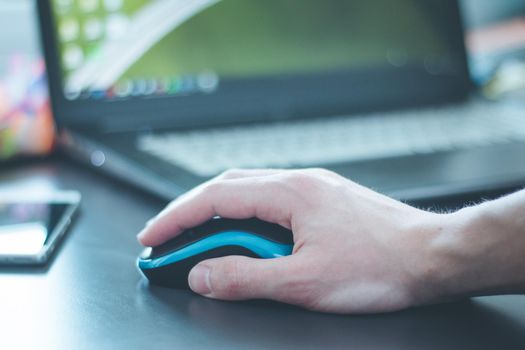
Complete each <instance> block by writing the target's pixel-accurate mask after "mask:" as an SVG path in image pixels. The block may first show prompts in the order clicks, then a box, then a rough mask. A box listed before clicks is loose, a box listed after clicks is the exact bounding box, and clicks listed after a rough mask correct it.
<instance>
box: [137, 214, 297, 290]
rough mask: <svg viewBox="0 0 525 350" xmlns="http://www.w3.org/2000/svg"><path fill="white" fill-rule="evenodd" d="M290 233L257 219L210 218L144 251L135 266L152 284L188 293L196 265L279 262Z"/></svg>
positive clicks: (288, 247) (288, 244)
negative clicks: (232, 259) (241, 259)
mask: <svg viewBox="0 0 525 350" xmlns="http://www.w3.org/2000/svg"><path fill="white" fill-rule="evenodd" d="M292 249H293V235H292V231H290V230H288V229H286V228H284V227H282V226H280V225H276V224H272V223H268V222H265V221H261V220H259V219H244V220H235V219H224V218H213V219H211V220H209V221H207V222H205V223H204V224H202V225H200V226H197V227H194V228H191V229H188V230H186V231H184V232H182V233H181V234H179V235H178V236H176V237H175V238H173V239H171V240H169V241H167V242H166V243H164V244H161V245H159V246H157V247H152V248H146V249H145V250H144V252H143V253H142V254H141V255H140V256H139V258H138V260H137V265H138V268H139V269H140V271H142V273H143V274H144V276H145V277H146V278H147V279H148V280H149V281H150V283H152V284H156V285H160V286H164V287H171V288H179V289H187V288H189V286H188V274H189V272H190V270H191V269H192V268H193V267H194V266H195V265H197V264H198V263H199V262H201V261H203V260H207V259H211V258H218V257H223V256H227V255H244V256H248V257H253V258H262V259H268V258H278V257H281V256H286V255H290V254H291V253H292Z"/></svg>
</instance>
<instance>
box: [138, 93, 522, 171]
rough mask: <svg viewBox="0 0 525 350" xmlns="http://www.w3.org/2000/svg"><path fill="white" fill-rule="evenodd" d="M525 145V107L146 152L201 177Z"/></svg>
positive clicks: (303, 127) (245, 132)
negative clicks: (230, 171) (241, 170)
mask: <svg viewBox="0 0 525 350" xmlns="http://www.w3.org/2000/svg"><path fill="white" fill-rule="evenodd" d="M516 141H525V113H523V109H517V110H515V109H508V108H502V107H501V106H496V105H490V104H482V103H480V104H479V105H477V106H475V107H473V106H472V105H468V107H467V106H462V107H457V106H455V107H445V108H439V109H427V110H423V111H421V110H418V111H411V112H406V111H405V112H401V113H388V114H385V113H381V114H377V115H363V116H351V117H348V116H343V117H331V118H324V119H314V120H301V121H287V122H275V123H266V124H257V125H243V126H233V127H220V128H215V129H202V130H190V131H179V132H166V133H158V134H147V135H143V136H141V137H139V138H138V148H139V149H140V150H142V151H144V152H146V153H149V154H151V155H152V156H155V157H158V158H160V159H162V160H164V161H166V162H169V163H172V164H174V165H177V166H179V167H183V168H185V169H187V170H189V171H191V172H193V173H195V174H197V175H200V176H203V177H209V176H213V175H216V174H218V173H220V172H221V171H223V170H226V169H229V168H266V167H274V168H288V167H309V166H323V165H325V166H326V165H330V164H334V163H346V162H355V161H359V160H368V159H379V158H389V157H397V156H409V155H415V154H429V153H435V152H444V151H451V150H457V149H466V148H472V147H479V146H486V145H493V144H505V143H511V142H516Z"/></svg>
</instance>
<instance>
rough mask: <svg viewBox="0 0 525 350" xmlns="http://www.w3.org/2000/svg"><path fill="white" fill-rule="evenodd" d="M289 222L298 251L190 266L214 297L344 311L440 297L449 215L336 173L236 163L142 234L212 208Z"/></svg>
mask: <svg viewBox="0 0 525 350" xmlns="http://www.w3.org/2000/svg"><path fill="white" fill-rule="evenodd" d="M217 215H218V216H221V217H226V218H233V219H244V218H251V217H257V218H259V219H261V220H265V221H268V222H272V223H276V224H279V225H282V226H284V227H286V228H289V229H291V230H292V231H293V234H294V249H293V253H292V255H290V256H287V257H282V258H277V259H253V258H248V257H242V256H228V257H223V258H216V259H211V260H207V261H203V262H201V263H200V264H198V265H197V266H196V267H194V268H193V270H192V271H191V272H190V275H189V285H190V287H191V288H192V290H193V291H195V292H196V293H199V294H202V295H204V296H206V297H210V298H217V299H225V300H243V299H273V300H277V301H281V302H285V303H290V304H295V305H299V306H302V307H305V308H308V309H312V310H318V311H325V312H335V313H368V312H385V311H393V310H399V309H403V308H406V307H409V306H412V305H418V304H423V303H427V302H431V301H434V300H435V299H436V298H437V295H435V293H434V291H433V287H434V286H433V285H432V283H430V285H427V282H429V278H428V277H429V276H432V272H433V271H434V270H435V263H436V259H435V258H433V257H432V256H431V250H432V249H431V247H432V245H433V244H432V242H434V241H435V239H436V237H437V236H438V235H439V232H440V231H441V230H442V223H443V220H444V217H445V216H446V214H436V213H431V212H427V211H423V210H419V209H416V208H413V207H411V206H408V205H406V204H403V203H401V202H398V201H396V200H393V199H391V198H388V197H385V196H383V195H381V194H378V193H376V192H373V191H372V190H369V189H367V188H364V187H362V186H360V185H358V184H356V183H354V182H352V181H349V180H347V179H345V178H343V177H341V176H339V175H336V174H335V173H332V172H329V171H326V170H322V169H309V170H289V171H284V170H232V171H228V172H226V173H224V174H222V175H221V176H219V177H217V178H215V179H213V180H211V181H209V182H207V183H205V184H203V185H201V186H199V187H197V188H195V189H193V190H192V191H190V192H188V193H187V194H185V195H183V196H181V197H179V198H178V199H176V200H175V201H173V202H172V203H171V204H170V205H169V206H168V207H167V208H166V209H165V210H163V211H162V212H161V213H160V214H159V215H158V216H157V217H156V218H154V219H153V220H152V221H150V222H149V224H148V226H147V227H146V228H145V229H144V231H143V232H142V233H141V234H140V235H139V240H140V241H141V242H142V243H143V244H144V245H146V246H156V245H159V244H161V243H163V242H165V241H167V240H168V239H170V238H172V237H174V236H176V235H177V234H179V233H181V232H182V231H183V230H185V229H187V228H190V227H193V226H196V225H199V224H201V223H203V222H204V221H206V220H208V219H210V218H212V217H213V216H217Z"/></svg>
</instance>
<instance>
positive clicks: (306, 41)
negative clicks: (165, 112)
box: [49, 0, 464, 109]
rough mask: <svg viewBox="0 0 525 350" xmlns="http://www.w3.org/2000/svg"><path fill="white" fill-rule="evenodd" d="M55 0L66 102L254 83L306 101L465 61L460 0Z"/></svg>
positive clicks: (182, 94) (271, 94)
mask: <svg viewBox="0 0 525 350" xmlns="http://www.w3.org/2000/svg"><path fill="white" fill-rule="evenodd" d="M49 1H50V5H51V7H50V15H51V17H52V21H51V22H52V23H53V27H54V36H55V39H56V40H55V44H56V45H55V46H56V50H55V51H56V52H55V54H56V55H55V56H54V57H56V59H57V64H58V65H57V67H56V68H57V69H56V70H57V71H56V72H55V73H56V75H57V80H58V81H59V85H60V86H59V92H60V94H61V96H60V97H61V98H62V99H63V100H64V101H66V103H69V102H72V103H73V104H74V103H75V102H78V101H80V102H82V103H84V104H86V103H87V105H89V104H91V105H94V104H100V103H107V102H119V101H130V100H133V101H140V100H147V101H151V100H158V99H161V100H166V101H170V102H167V103H171V102H173V103H175V104H176V103H178V102H181V103H184V101H188V100H197V101H206V99H207V101H210V103H212V104H213V97H214V96H215V97H217V96H219V97H224V98H228V97H239V100H242V98H240V97H241V96H245V95H247V94H250V93H251V94H252V96H256V97H258V98H259V99H261V96H262V95H266V96H267V97H268V98H273V101H274V102H275V104H279V101H281V104H282V105H290V104H291V103H292V104H293V103H298V104H300V102H298V101H299V100H306V99H305V98H304V97H305V96H303V97H300V96H299V95H294V91H297V90H303V91H310V92H311V95H312V96H316V98H318V99H319V102H322V101H321V100H322V99H323V96H322V95H323V94H328V93H330V91H332V92H333V95H334V96H338V98H344V95H345V94H346V95H355V93H356V92H357V93H359V87H356V86H355V85H356V84H355V82H353V81H352V76H351V75H348V74H349V73H351V72H364V71H381V72H386V74H388V72H394V71H398V72H401V71H412V72H415V71H417V72H418V73H417V74H420V75H428V76H441V77H453V76H457V75H461V74H462V73H463V70H464V66H463V65H464V57H463V53H462V52H461V50H459V49H458V40H461V38H457V37H456V38H452V36H454V35H456V36H461V31H460V30H459V31H458V30H457V29H454V30H456V32H455V33H454V31H453V30H452V29H451V28H456V27H457V23H456V22H457V18H455V17H454V16H455V15H456V14H455V13H454V6H452V7H451V4H454V3H455V2H453V1H452V2H451V1H442V0H440V1H437V0H436V1H421V0H374V1H369V0H353V1H348V0H323V1H319V0H134V1H124V0H49ZM451 8H452V10H451ZM385 77H387V76H385ZM363 79H365V80H367V79H366V77H364V78H363ZM377 90H378V91H379V92H380V90H381V88H379V89H377ZM283 94H287V95H288V99H289V101H288V102H284V99H286V98H284V97H282V95H283ZM294 96H295V97H294ZM350 97H351V96H350ZM290 100H293V102H291V101H290ZM222 101H225V99H223V100H222ZM117 105H118V103H117ZM128 105H129V104H128ZM230 105H231V103H230ZM282 109H284V108H282Z"/></svg>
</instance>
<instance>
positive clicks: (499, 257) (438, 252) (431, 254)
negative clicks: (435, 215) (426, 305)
mask: <svg viewBox="0 0 525 350" xmlns="http://www.w3.org/2000/svg"><path fill="white" fill-rule="evenodd" d="M495 209H497V208H495V207H493V206H492V205H491V203H485V204H482V205H479V206H475V207H468V208H464V209H461V210H459V211H457V212H454V213H451V214H444V215H442V216H441V217H440V218H439V221H438V222H437V223H434V224H433V225H431V226H432V227H433V229H432V231H433V233H432V234H431V235H430V239H429V240H428V242H427V247H426V249H425V251H426V259H427V261H428V263H427V264H426V269H427V271H426V273H424V274H423V275H422V276H423V278H422V279H421V280H422V282H423V283H427V285H428V286H427V287H426V290H427V295H426V296H427V298H426V300H429V301H430V302H439V301H446V300H454V299H460V298H465V297H469V296H479V295H493V294H505V293H512V292H517V291H523V290H524V288H525V266H524V258H523V252H524V251H525V250H524V247H521V246H519V243H520V240H517V239H516V238H517V237H514V236H513V235H515V234H516V232H515V230H512V229H511V228H509V218H506V217H505V216H504V215H503V213H502V212H499V211H498V210H495ZM521 241H522V240H521ZM429 288H431V289H432V290H429Z"/></svg>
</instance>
